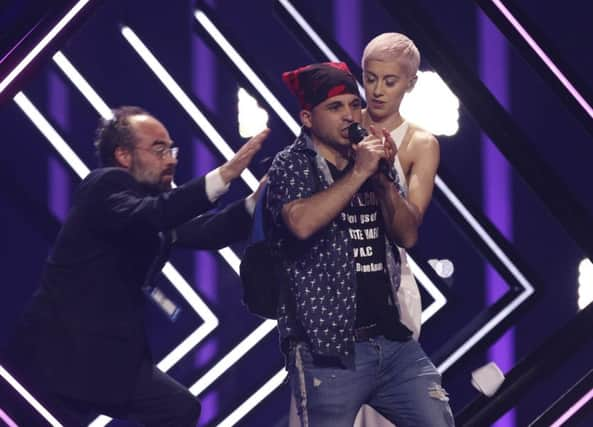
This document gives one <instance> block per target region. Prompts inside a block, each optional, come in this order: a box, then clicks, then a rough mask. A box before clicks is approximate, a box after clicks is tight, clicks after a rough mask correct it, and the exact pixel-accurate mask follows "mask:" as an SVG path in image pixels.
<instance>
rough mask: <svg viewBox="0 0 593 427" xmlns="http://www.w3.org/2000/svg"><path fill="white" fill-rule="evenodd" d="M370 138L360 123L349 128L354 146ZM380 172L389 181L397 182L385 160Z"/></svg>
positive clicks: (380, 165) (381, 164)
mask: <svg viewBox="0 0 593 427" xmlns="http://www.w3.org/2000/svg"><path fill="white" fill-rule="evenodd" d="M367 136H369V133H368V132H367V130H366V129H365V128H363V127H362V126H361V125H360V123H356V122H354V123H352V124H351V125H350V126H348V139H349V140H350V142H351V143H352V144H358V143H359V142H360V141H362V140H363V139H365V138H366V137H367ZM379 170H380V171H381V173H382V174H383V175H385V176H386V177H387V178H388V179H389V181H391V182H396V177H395V174H394V172H393V168H392V167H390V166H389V164H388V163H387V161H386V160H385V159H381V161H380V162H379Z"/></svg>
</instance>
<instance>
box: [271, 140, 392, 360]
mask: <svg viewBox="0 0 593 427" xmlns="http://www.w3.org/2000/svg"><path fill="white" fill-rule="evenodd" d="M332 182H333V180H332V177H331V174H330V171H329V168H328V166H327V163H326V162H325V160H324V159H323V158H322V157H321V156H320V155H318V154H317V152H316V151H315V148H314V146H313V143H312V141H311V140H310V138H309V136H308V135H307V134H306V133H305V132H303V133H301V135H300V136H299V137H298V138H297V140H296V141H295V142H294V143H293V144H291V145H289V146H288V147H286V148H285V149H284V150H282V151H281V152H280V153H278V154H277V155H276V157H275V159H274V161H273V163H272V166H271V168H270V171H269V184H268V193H267V205H266V208H267V210H268V213H269V214H270V215H269V218H271V219H270V222H271V224H268V229H269V236H270V237H271V239H272V240H273V241H274V242H275V243H276V246H277V248H278V250H279V252H280V254H281V258H282V266H283V269H284V271H285V273H286V279H287V282H288V283H287V285H288V286H287V288H284V292H283V298H282V301H281V304H280V307H279V313H278V329H279V331H280V337H281V339H282V341H283V343H284V344H285V343H286V340H287V339H288V338H291V337H293V338H296V339H304V340H306V341H307V342H308V343H309V345H310V346H311V351H312V352H313V353H314V354H317V355H320V356H329V357H339V358H340V359H341V360H342V362H343V363H344V365H345V366H347V367H352V366H353V360H354V354H353V351H354V328H355V322H356V265H355V260H354V258H353V257H352V256H351V254H352V253H353V250H352V243H351V241H350V235H349V230H348V225H347V223H345V222H344V221H341V219H340V215H338V216H337V217H336V218H335V219H334V220H332V222H331V223H330V224H329V225H327V226H326V227H324V228H323V229H321V230H320V231H318V232H317V233H316V234H315V235H313V236H311V237H310V238H309V239H307V240H305V241H299V240H298V239H296V238H295V237H293V236H292V234H291V233H290V231H289V230H288V229H287V228H286V226H285V225H284V222H283V220H282V213H281V212H282V207H283V206H284V205H286V204H287V203H290V202H292V201H294V200H298V199H303V198H308V197H311V196H312V195H313V194H315V193H318V192H320V191H322V190H324V189H326V188H328V187H329V186H330V185H331V183H332ZM395 185H398V184H397V182H396V183H395ZM398 188H399V186H398ZM400 191H401V190H400ZM385 244H386V263H387V265H388V267H389V268H388V270H389V277H390V283H391V284H392V289H393V291H394V292H395V290H396V288H397V286H398V285H399V280H400V272H401V267H400V262H399V261H400V260H399V254H398V251H397V248H396V247H395V245H394V244H393V243H391V242H389V241H387V239H386V241H385ZM285 291H288V292H285Z"/></svg>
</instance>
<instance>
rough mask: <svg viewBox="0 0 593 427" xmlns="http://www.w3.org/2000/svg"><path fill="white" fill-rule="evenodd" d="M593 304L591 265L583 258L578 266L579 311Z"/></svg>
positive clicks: (592, 268) (592, 265)
mask: <svg viewBox="0 0 593 427" xmlns="http://www.w3.org/2000/svg"><path fill="white" fill-rule="evenodd" d="M591 302H593V263H592V262H591V260H590V259H588V258H585V259H583V260H582V261H581V263H580V264H579V301H578V304H579V310H582V309H583V308H585V307H587V306H588V305H589V304H590V303H591Z"/></svg>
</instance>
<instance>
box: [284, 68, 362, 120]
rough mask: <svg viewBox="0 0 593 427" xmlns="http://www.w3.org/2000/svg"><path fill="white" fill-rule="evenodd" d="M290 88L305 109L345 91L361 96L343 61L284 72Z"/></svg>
mask: <svg viewBox="0 0 593 427" xmlns="http://www.w3.org/2000/svg"><path fill="white" fill-rule="evenodd" d="M282 80H283V81H284V83H285V84H286V86H288V89H290V91H291V92H292V93H293V94H294V95H295V96H296V97H297V98H298V100H299V105H300V106H301V109H303V110H309V111H310V110H312V109H313V107H315V106H316V105H319V104H321V103H322V102H323V101H325V100H326V99H328V98H332V97H334V96H337V95H342V94H344V93H351V94H353V95H356V96H360V94H359V92H358V88H357V86H356V80H355V79H354V76H353V75H352V73H351V72H350V70H349V69H348V66H347V65H346V64H345V63H343V62H324V63H321V64H311V65H306V66H304V67H301V68H297V69H296V70H293V71H287V72H285V73H283V74H282Z"/></svg>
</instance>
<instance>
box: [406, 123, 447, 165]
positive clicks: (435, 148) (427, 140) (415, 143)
mask: <svg viewBox="0 0 593 427" xmlns="http://www.w3.org/2000/svg"><path fill="white" fill-rule="evenodd" d="M409 132H410V139H409V144H408V147H409V150H410V152H411V153H416V154H417V155H421V156H427V155H433V156H437V157H438V156H439V151H440V149H439V141H438V139H436V137H435V136H434V135H433V134H432V133H430V132H428V131H427V130H424V129H422V128H420V127H418V126H416V125H413V124H411V125H410V130H409Z"/></svg>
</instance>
